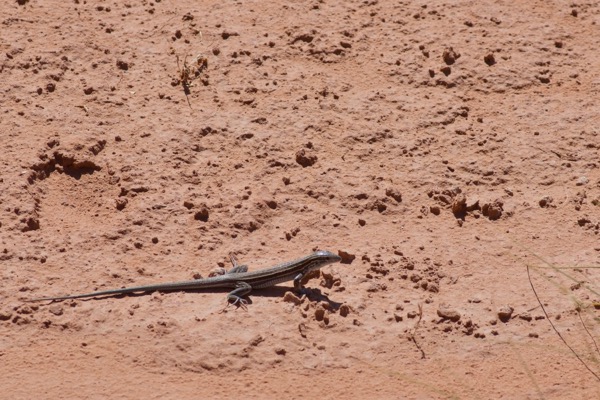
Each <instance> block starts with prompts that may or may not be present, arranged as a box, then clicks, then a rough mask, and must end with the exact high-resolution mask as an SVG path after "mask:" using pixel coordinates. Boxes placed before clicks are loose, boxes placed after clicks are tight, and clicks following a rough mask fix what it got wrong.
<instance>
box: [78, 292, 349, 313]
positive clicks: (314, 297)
mask: <svg viewBox="0 0 600 400" xmlns="http://www.w3.org/2000/svg"><path fill="white" fill-rule="evenodd" d="M230 291H231V290H230V289H227V288H211V289H210V291H209V290H204V289H189V290H159V291H158V292H161V293H175V292H186V293H228V292H230ZM156 292H157V291H153V292H135V293H121V294H113V295H105V296H97V297H90V298H87V299H77V300H80V301H90V300H104V299H109V298H117V299H122V298H125V297H143V296H148V295H151V294H153V293H156ZM287 292H292V293H295V292H294V289H293V288H291V287H286V286H273V287H269V288H264V289H255V290H253V291H252V292H251V293H250V295H249V296H244V298H245V299H246V301H247V302H248V304H253V301H252V297H253V296H257V297H278V298H283V297H284V295H285V293H287ZM295 295H296V296H298V293H295ZM304 295H306V297H307V298H308V299H309V300H311V301H318V302H320V301H324V302H326V303H328V304H329V307H330V309H332V310H338V309H339V308H340V306H341V305H342V304H343V303H339V302H337V301H333V300H331V299H330V298H329V296H326V295H324V294H323V293H322V292H321V290H320V289H318V288H316V289H313V288H304V292H303V293H302V295H301V296H300V297H302V296H304Z"/></svg>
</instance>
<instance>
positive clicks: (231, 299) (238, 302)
mask: <svg viewBox="0 0 600 400" xmlns="http://www.w3.org/2000/svg"><path fill="white" fill-rule="evenodd" d="M251 291H252V286H250V284H248V283H246V282H243V281H239V282H236V283H235V289H233V290H232V291H231V292H229V294H228V295H227V304H226V305H225V308H227V307H229V306H230V305H234V306H238V307H242V308H243V309H244V310H248V307H247V304H248V300H246V299H244V298H243V296H245V295H247V294H248V293H250V292H251ZM225 308H224V309H223V310H225Z"/></svg>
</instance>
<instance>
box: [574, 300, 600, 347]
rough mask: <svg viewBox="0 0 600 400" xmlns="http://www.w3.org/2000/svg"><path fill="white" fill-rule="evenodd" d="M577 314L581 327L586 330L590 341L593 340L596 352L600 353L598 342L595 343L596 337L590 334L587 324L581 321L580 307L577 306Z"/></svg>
mask: <svg viewBox="0 0 600 400" xmlns="http://www.w3.org/2000/svg"><path fill="white" fill-rule="evenodd" d="M577 315H578V316H579V320H580V321H581V325H583V329H585V331H586V332H587V334H588V336H589V337H590V338H591V339H592V342H594V347H596V353H598V354H599V355H600V350H598V343H596V339H594V336H592V334H591V333H590V331H589V330H588V328H587V326H586V325H585V322H583V318H582V317H581V308H580V307H577Z"/></svg>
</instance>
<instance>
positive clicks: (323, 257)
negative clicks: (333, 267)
mask: <svg viewBox="0 0 600 400" xmlns="http://www.w3.org/2000/svg"><path fill="white" fill-rule="evenodd" d="M310 258H312V259H313V261H314V263H313V264H312V265H311V268H310V269H311V270H313V269H319V268H321V267H324V266H325V265H329V264H333V263H336V262H340V261H341V260H342V258H341V257H340V256H338V255H337V254H334V253H332V252H330V251H327V250H319V251H315V252H314V253H313V254H311V255H310Z"/></svg>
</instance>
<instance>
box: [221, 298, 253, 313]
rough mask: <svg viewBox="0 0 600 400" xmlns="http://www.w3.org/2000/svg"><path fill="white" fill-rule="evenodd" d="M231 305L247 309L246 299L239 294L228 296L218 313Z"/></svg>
mask: <svg viewBox="0 0 600 400" xmlns="http://www.w3.org/2000/svg"><path fill="white" fill-rule="evenodd" d="M231 305H234V306H237V307H238V308H240V307H241V308H242V309H243V310H244V311H248V300H246V299H243V298H241V297H239V296H228V297H227V304H225V307H223V309H222V310H221V311H220V312H219V314H220V313H222V312H224V311H225V310H226V309H227V308H229V306H231Z"/></svg>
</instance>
